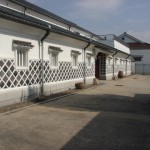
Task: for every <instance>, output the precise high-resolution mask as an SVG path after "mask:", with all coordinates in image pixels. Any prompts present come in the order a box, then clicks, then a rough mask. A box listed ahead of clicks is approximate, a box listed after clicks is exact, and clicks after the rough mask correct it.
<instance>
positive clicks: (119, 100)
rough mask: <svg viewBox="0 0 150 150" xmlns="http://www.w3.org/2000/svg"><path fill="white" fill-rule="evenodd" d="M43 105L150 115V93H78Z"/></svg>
mask: <svg viewBox="0 0 150 150" xmlns="http://www.w3.org/2000/svg"><path fill="white" fill-rule="evenodd" d="M42 105H43V106H45V107H55V108H65V109H71V110H81V111H109V112H124V113H133V114H145V115H150V94H135V96H134V97H127V96H122V95H108V94H104V95H102V94H101V95H82V94H77V95H73V96H69V97H67V98H63V99H58V100H55V101H51V102H49V103H45V104H42Z"/></svg>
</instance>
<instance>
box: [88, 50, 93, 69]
mask: <svg viewBox="0 0 150 150" xmlns="http://www.w3.org/2000/svg"><path fill="white" fill-rule="evenodd" d="M93 56H94V55H93V54H92V53H86V62H87V67H91V64H92V63H91V59H92V57H93Z"/></svg>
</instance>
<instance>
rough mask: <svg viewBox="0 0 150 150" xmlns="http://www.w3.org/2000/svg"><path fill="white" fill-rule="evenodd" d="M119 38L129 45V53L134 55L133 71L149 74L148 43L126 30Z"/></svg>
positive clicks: (149, 52)
mask: <svg viewBox="0 0 150 150" xmlns="http://www.w3.org/2000/svg"><path fill="white" fill-rule="evenodd" d="M119 38H120V39H121V40H123V41H124V42H125V43H127V44H128V45H129V47H130V51H131V55H133V56H134V60H135V73H136V74H150V44H148V43H145V42H143V41H141V40H139V39H137V38H135V37H133V36H131V35H129V34H128V33H126V32H124V33H123V34H121V35H120V36H119Z"/></svg>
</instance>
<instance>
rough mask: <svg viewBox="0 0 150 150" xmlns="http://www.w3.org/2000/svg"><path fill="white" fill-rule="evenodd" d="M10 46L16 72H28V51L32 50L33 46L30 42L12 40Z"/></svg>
mask: <svg viewBox="0 0 150 150" xmlns="http://www.w3.org/2000/svg"><path fill="white" fill-rule="evenodd" d="M12 46H13V50H14V53H15V68H16V70H28V69H29V50H30V49H32V48H33V47H34V46H33V45H32V44H31V43H30V42H26V41H19V40H13V41H12ZM24 55H25V56H24ZM18 56H19V57H18ZM24 63H25V65H24Z"/></svg>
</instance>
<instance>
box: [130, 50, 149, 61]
mask: <svg viewBox="0 0 150 150" xmlns="http://www.w3.org/2000/svg"><path fill="white" fill-rule="evenodd" d="M131 54H132V55H133V56H138V55H139V56H143V60H142V61H141V62H136V63H137V64H140V63H142V64H143V63H144V64H150V49H148V50H131Z"/></svg>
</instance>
